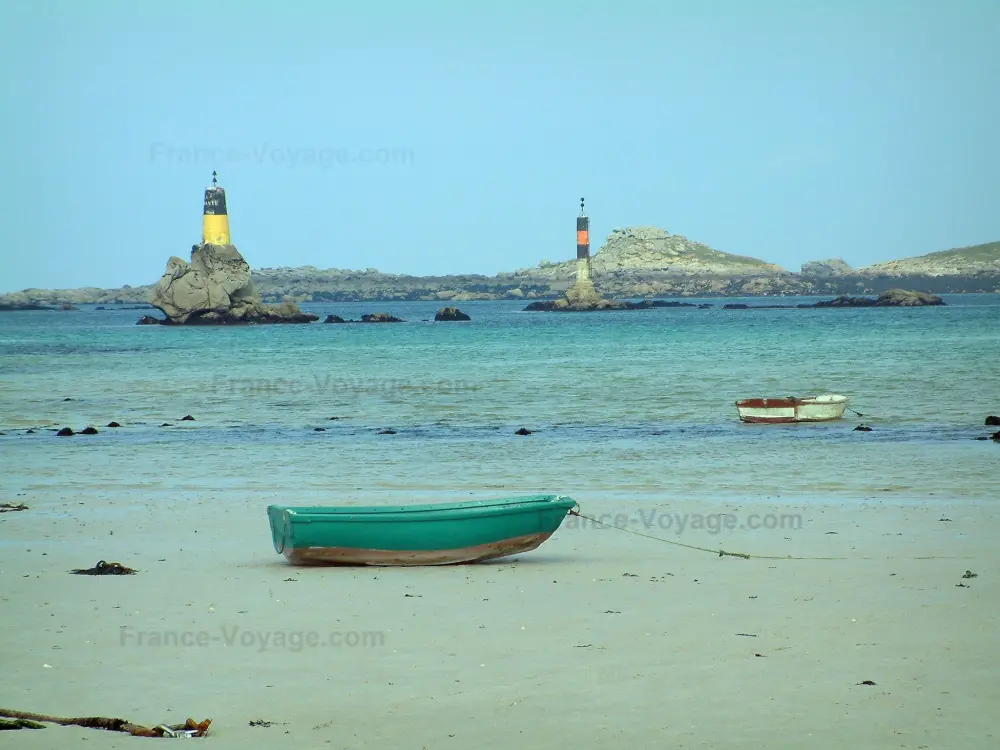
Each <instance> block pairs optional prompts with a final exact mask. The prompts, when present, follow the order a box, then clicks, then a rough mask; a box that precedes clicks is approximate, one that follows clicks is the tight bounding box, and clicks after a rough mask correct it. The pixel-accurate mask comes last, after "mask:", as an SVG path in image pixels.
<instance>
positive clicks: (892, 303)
mask: <svg viewBox="0 0 1000 750" xmlns="http://www.w3.org/2000/svg"><path fill="white" fill-rule="evenodd" d="M943 304H945V302H944V301H943V300H942V299H941V298H940V297H938V296H937V295H936V294H927V293H925V292H910V291H906V290H905V289H890V290H889V291H887V292H883V293H882V294H880V295H879V296H878V299H872V298H871V297H851V296H850V295H847V294H842V295H840V296H839V297H836V298H834V299H830V300H822V301H820V302H816V303H814V304H811V305H806V304H802V305H744V304H742V303H730V304H728V305H724V306H723V308H722V309H723V310H807V309H817V308H830V307H844V308H848V307H920V306H922V305H943Z"/></svg>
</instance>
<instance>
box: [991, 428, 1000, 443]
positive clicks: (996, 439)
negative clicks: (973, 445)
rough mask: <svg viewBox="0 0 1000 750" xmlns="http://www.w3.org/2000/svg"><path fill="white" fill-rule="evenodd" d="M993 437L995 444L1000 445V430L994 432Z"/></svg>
mask: <svg viewBox="0 0 1000 750" xmlns="http://www.w3.org/2000/svg"><path fill="white" fill-rule="evenodd" d="M991 437H992V438H993V442H994V443H1000V430H998V431H997V432H994V433H993V435H992V436H991Z"/></svg>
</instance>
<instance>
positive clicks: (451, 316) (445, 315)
mask: <svg viewBox="0 0 1000 750" xmlns="http://www.w3.org/2000/svg"><path fill="white" fill-rule="evenodd" d="M434 320H438V321H441V320H472V318H470V317H469V316H468V315H466V314H465V313H464V312H462V311H461V310H459V309H458V308H457V307H442V308H441V309H440V310H438V311H437V313H435V314H434Z"/></svg>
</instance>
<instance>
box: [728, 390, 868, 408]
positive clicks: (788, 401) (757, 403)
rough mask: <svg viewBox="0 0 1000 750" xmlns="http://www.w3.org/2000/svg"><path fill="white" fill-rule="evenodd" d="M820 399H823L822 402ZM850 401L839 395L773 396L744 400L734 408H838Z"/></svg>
mask: <svg viewBox="0 0 1000 750" xmlns="http://www.w3.org/2000/svg"><path fill="white" fill-rule="evenodd" d="M820 399H823V400H822V401H821V400H820ZM848 401H850V397H849V396H844V395H841V394H839V393H822V394H820V395H818V396H808V397H806V398H799V397H797V396H774V397H754V398H744V399H740V400H739V401H737V402H736V408H737V409H740V408H744V409H791V408H795V407H797V406H839V405H841V404H846V403H847V402H848Z"/></svg>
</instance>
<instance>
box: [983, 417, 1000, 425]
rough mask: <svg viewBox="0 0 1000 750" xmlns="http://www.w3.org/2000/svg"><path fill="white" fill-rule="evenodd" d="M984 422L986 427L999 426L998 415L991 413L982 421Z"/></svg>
mask: <svg viewBox="0 0 1000 750" xmlns="http://www.w3.org/2000/svg"><path fill="white" fill-rule="evenodd" d="M984 424H985V425H986V426H987V427H1000V417H996V416H994V415H992V414H991V415H990V416H988V417H986V421H985V422H984Z"/></svg>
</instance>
